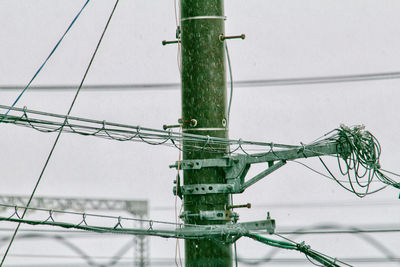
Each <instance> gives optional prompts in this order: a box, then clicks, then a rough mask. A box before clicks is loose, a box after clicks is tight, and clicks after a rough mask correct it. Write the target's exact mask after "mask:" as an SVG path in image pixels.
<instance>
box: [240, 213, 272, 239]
mask: <svg viewBox="0 0 400 267" xmlns="http://www.w3.org/2000/svg"><path fill="white" fill-rule="evenodd" d="M238 225H240V226H242V227H243V228H244V229H246V230H248V231H256V230H267V232H268V234H270V235H272V234H273V233H274V232H275V228H276V225H275V220H274V219H271V217H270V215H269V212H268V215H267V219H266V220H263V221H253V222H244V223H238Z"/></svg>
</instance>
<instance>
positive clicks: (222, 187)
mask: <svg viewBox="0 0 400 267" xmlns="http://www.w3.org/2000/svg"><path fill="white" fill-rule="evenodd" d="M233 189H234V188H233V186H232V185H231V184H191V185H184V186H180V188H178V192H180V193H181V194H182V195H206V194H226V193H233ZM176 192H177V190H176V186H174V195H176Z"/></svg>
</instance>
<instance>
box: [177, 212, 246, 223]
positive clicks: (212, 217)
mask: <svg viewBox="0 0 400 267" xmlns="http://www.w3.org/2000/svg"><path fill="white" fill-rule="evenodd" d="M179 217H181V218H183V219H185V220H190V218H193V217H197V218H199V219H200V220H208V221H232V220H237V219H238V218H239V215H238V214H237V213H236V212H232V211H230V210H201V211H200V212H199V213H189V212H183V213H182V214H181V215H180V216H179Z"/></svg>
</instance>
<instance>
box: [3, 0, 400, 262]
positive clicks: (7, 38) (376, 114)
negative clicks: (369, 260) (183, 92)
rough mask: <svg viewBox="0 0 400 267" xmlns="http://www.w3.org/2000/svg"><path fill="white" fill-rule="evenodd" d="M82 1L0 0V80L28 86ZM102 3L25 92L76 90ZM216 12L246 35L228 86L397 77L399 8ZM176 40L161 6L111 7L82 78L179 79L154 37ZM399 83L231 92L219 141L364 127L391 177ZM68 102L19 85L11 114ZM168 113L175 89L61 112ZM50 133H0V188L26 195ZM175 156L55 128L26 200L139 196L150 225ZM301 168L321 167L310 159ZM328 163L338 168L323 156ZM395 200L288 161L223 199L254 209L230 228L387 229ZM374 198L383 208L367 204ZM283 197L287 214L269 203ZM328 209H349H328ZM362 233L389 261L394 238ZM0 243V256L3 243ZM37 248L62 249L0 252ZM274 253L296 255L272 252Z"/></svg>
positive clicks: (164, 202)
mask: <svg viewBox="0 0 400 267" xmlns="http://www.w3.org/2000/svg"><path fill="white" fill-rule="evenodd" d="M83 3H84V1H82V0H0V25H1V30H0V85H25V84H27V82H28V81H29V80H30V79H31V77H32V75H33V74H34V73H35V71H36V70H37V68H38V67H39V66H40V65H41V63H42V62H43V60H44V59H45V58H46V57H47V55H48V54H49V52H50V51H51V49H52V47H53V46H54V45H55V43H56V42H57V40H58V39H59V37H60V36H61V35H62V33H63V32H64V31H65V29H66V27H67V26H68V24H69V23H70V21H71V20H72V18H73V17H74V16H75V14H76V13H77V12H78V10H79V9H80V8H81V6H82V5H83ZM113 4H114V1H110V0H92V1H91V2H90V3H89V5H88V7H87V8H86V10H85V11H84V12H83V13H82V15H81V17H80V18H79V19H78V21H77V22H76V24H75V25H74V26H73V28H72V29H71V31H70V33H69V34H68V35H67V36H66V38H65V40H64V41H63V42H62V44H61V45H60V47H59V48H58V50H57V51H56V53H55V54H54V56H53V57H52V58H51V60H50V61H49V62H48V64H47V65H46V67H45V68H44V69H43V70H42V72H41V73H40V74H39V76H38V77H37V79H36V80H35V82H34V83H33V85H45V84H47V85H49V84H50V85H53V84H59V85H62V84H79V82H80V80H81V78H82V76H83V73H84V70H85V68H86V66H87V64H88V61H89V59H90V57H91V54H92V52H93V50H94V48H95V45H96V43H97V41H98V38H99V36H100V34H101V31H102V29H103V27H104V25H105V22H106V20H107V18H108V14H109V12H110V11H111V8H112V6H113ZM225 13H226V16H227V17H228V19H227V21H226V33H227V34H242V33H245V34H246V40H244V41H240V40H233V41H230V42H229V48H230V54H231V61H232V68H233V77H234V80H235V81H240V80H253V79H278V78H290V77H310V76H330V75H347V74H361V73H379V72H391V71H399V69H400V67H399V62H400V50H399V47H400V35H399V33H400V16H399V14H400V1H398V0H352V1H344V0H336V1H330V0H324V1H321V0H301V1H289V0H279V1H278V0H226V1H225ZM174 37H175V18H174V4H173V1H172V0H169V1H167V0H151V1H149V0H146V1H145V0H120V4H119V6H118V8H117V10H116V13H115V15H114V18H113V20H112V22H111V24H110V27H109V29H108V32H107V33H106V36H105V38H104V40H103V43H102V45H101V48H100V50H99V52H98V55H97V57H96V59H95V61H94V64H93V66H92V69H91V70H90V73H89V75H88V77H87V81H86V84H103V83H107V84H109V83H115V84H126V83H164V82H179V71H178V67H177V59H176V58H177V56H176V55H177V49H176V46H174V45H171V46H165V47H163V46H162V45H161V41H162V40H164V39H167V40H171V39H173V38H174ZM399 86H400V80H386V81H369V82H356V83H341V84H316V85H300V86H276V87H264V88H261V87H260V88H237V89H235V90H234V95H233V103H232V111H231V123H230V126H231V128H230V137H232V138H243V139H248V140H256V141H273V142H276V143H287V144H299V142H304V143H307V142H309V141H312V140H314V139H315V138H316V137H319V136H321V135H323V134H325V133H326V132H328V131H330V130H332V129H334V128H336V127H338V126H339V125H340V124H341V123H344V124H347V125H355V124H364V125H366V127H367V129H368V130H370V131H371V132H372V133H373V134H375V136H376V137H377V138H378V140H379V141H380V143H381V145H382V151H383V152H382V157H381V163H382V165H383V167H384V168H386V169H388V170H392V171H394V172H398V173H399V172H400V167H399V164H398V159H399V158H400V152H399V149H398V147H399V146H398V144H400V135H399V130H400V127H399V122H400V112H399V99H400V90H399ZM18 94H19V91H0V104H2V105H11V104H12V102H13V101H14V99H15V98H16V97H17V95H18ZM73 95H74V92H73V91H62V92H50V91H42V92H33V91H29V90H28V91H27V92H26V93H25V94H24V96H23V97H22V99H21V100H20V102H19V103H18V104H17V106H18V107H23V106H27V107H28V108H30V109H37V110H43V111H50V112H55V113H61V114H62V113H66V112H67V110H68V107H69V105H70V103H71V101H72V98H73ZM180 106H181V99H180V92H179V90H170V89H169V90H167V89H165V90H164V89H160V90H147V91H144V90H143V91H110V92H104V91H102V92H85V91H82V92H81V94H80V96H79V98H78V100H77V102H76V105H75V107H74V109H73V111H72V113H71V114H72V115H75V116H81V117H88V118H93V119H98V120H107V121H113V122H121V123H128V124H133V125H141V126H144V127H145V126H146V127H153V128H161V127H162V125H163V124H174V123H176V121H177V119H178V118H179V117H180V108H181V107H180ZM54 139H55V134H43V133H38V132H35V131H33V130H31V129H26V128H21V127H17V126H13V125H4V124H1V125H0V146H1V148H2V149H1V153H0V168H1V172H0V178H1V179H0V194H7V195H28V194H30V193H31V191H32V189H33V186H34V184H35V182H36V179H37V177H38V175H39V173H40V171H41V169H42V167H43V164H44V161H45V158H46V157H47V154H48V153H49V150H50V148H51V146H52V144H53V142H54ZM177 158H178V151H177V150H175V149H172V148H169V147H160V146H157V147H154V146H148V145H144V144H138V143H120V142H116V141H109V140H102V139H99V138H94V137H82V136H74V135H71V134H64V135H62V137H61V140H60V142H59V145H58V146H57V148H56V151H55V154H54V156H53V157H52V159H51V161H50V164H49V166H48V169H47V171H46V173H45V175H44V177H43V181H42V182H41V184H40V186H39V189H38V192H37V195H38V196H39V195H40V196H60V197H62V196H64V197H98V198H100V197H104V198H119V199H147V200H148V201H149V202H150V218H151V219H158V220H166V221H173V220H174V215H173V206H174V197H173V195H172V193H171V192H172V186H173V183H172V182H173V179H174V176H175V171H174V170H170V169H169V168H168V165H170V164H171V163H173V162H174V161H175V160H177ZM303 162H304V163H307V164H310V165H311V166H313V167H315V168H317V169H319V170H323V167H322V166H321V164H320V163H319V162H318V161H317V160H315V159H306V160H303ZM330 166H331V167H332V169H337V165H335V164H334V162H333V164H332V165H330ZM257 170H260V169H259V168H255V170H253V171H251V172H250V175H251V174H255V173H256V171H257ZM398 194H399V192H398V191H396V190H394V189H391V188H388V189H385V190H384V191H381V192H379V193H377V194H375V195H372V196H368V197H366V198H364V199H361V200H360V199H358V198H357V197H356V196H354V195H352V194H350V193H349V192H346V191H344V190H343V189H342V188H340V187H339V186H338V185H337V184H335V183H334V182H332V181H330V180H328V179H326V178H323V177H321V176H319V175H318V174H315V173H313V172H310V171H309V170H307V169H306V168H304V167H302V166H300V165H297V164H293V163H292V164H287V165H286V166H285V167H283V168H282V169H280V170H279V171H277V172H275V173H273V174H271V175H270V176H269V177H267V178H266V179H264V180H263V181H261V182H259V183H258V184H256V185H255V186H253V187H252V188H250V189H248V190H247V191H246V192H245V193H244V194H242V195H240V196H235V202H236V203H238V204H242V203H247V202H250V203H252V204H253V206H254V208H253V209H250V210H239V212H240V214H241V221H249V220H260V219H263V218H265V216H266V212H267V211H270V212H271V214H272V216H273V217H274V218H275V219H276V221H277V227H278V230H279V228H281V229H283V228H285V227H286V228H291V229H295V228H297V227H300V226H312V225H319V224H322V223H332V224H340V225H344V226H363V225H381V224H391V225H397V226H399V224H400V223H399V220H400V208H399V201H400V200H399V199H398V196H399V195H398ZM382 202H384V203H387V205H377V204H379V203H382ZM282 203H284V204H288V206H287V207H284V208H282V207H278V206H276V204H282ZM301 203H321V207H320V208H315V207H314V208H310V207H299V206H300V204H301ZM327 203H350V204H351V205H352V206H347V205H344V204H343V205H337V206H335V207H329V208H327V207H325V206H326V204H327ZM366 203H369V204H370V205H367V204H366ZM269 205H270V206H269ZM157 207H167V209H165V210H160V209H159V208H157ZM10 226H12V225H9V224H5V223H0V228H1V227H10ZM282 227H283V228H282ZM1 235H2V236H4V235H6V233H1ZM373 237H374V238H376V239H377V240H379V241H380V242H382V244H384V245H385V246H386V247H387V248H389V249H390V250H391V251H392V252H393V253H397V257H399V256H400V255H399V254H398V253H399V252H398V247H399V246H400V236H399V234H375V235H373ZM96 240H97V241H96V242H97V243H90V242H89V241H88V243H84V242H82V243H81V244H83V245H82V246H83V249H86V250H87V251H89V252H90V253H91V254H92V255H99V254H101V255H108V256H112V253H111V252H110V251H116V250H117V248H116V247H117V246H119V245H118V244H116V245H115V246H113V247H112V248H109V247H107V246H106V245H105V244H103V245H101V246H100V247H98V246H99V245H98V244H99V243H98V242H100V240H101V239H100V238H98V239H96ZM296 240H297V241H302V240H305V241H306V242H307V243H309V244H311V246H312V248H314V249H317V250H320V251H322V252H324V253H326V254H328V255H331V256H334V257H338V258H340V257H345V258H346V257H383V255H382V253H380V252H379V251H377V250H376V249H375V248H373V247H372V246H371V245H369V244H367V243H365V242H364V241H363V240H362V239H360V238H359V237H358V236H348V235H315V236H308V235H307V236H300V237H297V238H296ZM107 242H108V241H107ZM121 242H122V241H121ZM114 243H120V239H117V238H116V239H115V240H114V241H113V242H111V241H110V244H114ZM86 244H87V245H86ZM121 244H122V243H121ZM0 246H1V250H2V251H3V250H4V249H5V243H1V244H0ZM49 247H52V249H51V250H49ZM174 249H175V242H174V240H163V239H160V238H152V240H151V246H150V254H151V257H152V258H153V257H154V258H160V257H164V258H171V257H173V255H174V253H175V252H174ZM49 251H51V252H52V253H54V254H68V253H69V254H71V252H70V251H69V250H68V249H67V248H64V247H62V246H61V245H59V244H57V245H55V243H54V242H53V243H52V241H48V240H35V241H26V240H18V239H17V241H16V243H15V246H14V247H13V249H12V250H11V255H10V257H9V259H8V260H7V263H9V264H10V266H11V265H12V264H18V263H25V264H26V263H27V262H32V263H33V262H35V263H39V264H40V263H43V262H46V263H49V262H52V261H54V262H56V259H51V260H50V259H34V260H32V259H30V258H19V257H15V256H14V257H13V256H12V254H18V253H20V254H22V253H27V252H32V253H38V254H45V253H47V252H49ZM269 251H270V248H268V247H266V246H263V245H260V244H256V243H254V242H252V241H245V240H240V241H239V242H238V254H239V255H240V256H241V257H248V258H260V257H262V256H264V255H265V254H266V253H268V252H269ZM128 254H129V253H128ZM130 255H131V254H129V255H128V256H130ZM276 257H286V258H287V257H302V256H301V255H299V254H298V253H295V252H286V251H282V252H279V253H278V254H277V255H276ZM65 261H66V260H65V259H64V260H63V261H62V262H65ZM77 261H78V260H74V262H77ZM268 266H274V265H273V264H268ZM280 266H282V265H280ZM356 266H361V264H360V265H357V264H356ZM362 266H364V265H362ZM365 266H374V265H368V264H365ZM375 266H376V265H375ZM379 266H395V265H394V264H392V265H390V264H380V265H379Z"/></svg>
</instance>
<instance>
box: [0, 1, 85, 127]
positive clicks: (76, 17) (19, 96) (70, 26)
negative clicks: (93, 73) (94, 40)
mask: <svg viewBox="0 0 400 267" xmlns="http://www.w3.org/2000/svg"><path fill="white" fill-rule="evenodd" d="M89 1H90V0H86V2H85V4H84V5H83V7H82V8H81V10H80V11H79V12H78V14H76V16H75V18H74V19H73V20H72V22H71V23H70V24H69V26H68V28H67V30H66V31H65V32H64V34H63V35H62V36H61V38H60V39H59V40H58V42H57V44H56V45H55V46H54V48H53V50H51V52H50V54H49V55H48V56H47V58H46V59H45V60H44V62H43V63H42V65H41V66H40V67H39V69H38V70H37V71H36V73H35V74H34V75H33V77H32V79H31V80H30V81H29V83H28V84H27V85H26V86H25V87H24V89H23V90H22V92H21V93H20V94H19V95H18V97H17V98H16V99H15V101H14V103H13V104H12V105H11V107H14V106H15V105H16V104H17V102H18V101H19V100H20V99H21V97H22V95H23V94H24V93H25V91H26V90H27V89H28V87H29V86H30V85H31V84H32V82H33V80H35V78H36V77H37V76H38V74H39V72H40V71H41V70H42V69H43V67H44V66H45V65H46V63H47V61H49V59H50V58H51V56H52V55H53V54H54V52H55V51H56V50H57V48H58V46H59V45H60V43H61V42H62V40H64V37H65V36H66V35H67V33H68V32H69V30H70V29H71V28H72V25H74V23H75V21H76V20H77V19H78V17H79V16H80V15H81V13H82V11H83V10H84V9H85V7H86V6H87V4H88V3H89ZM10 110H11V108H10V109H8V110H7V112H6V113H5V115H7V114H8V113H9V112H10ZM2 121H3V119H0V123H1V122H2Z"/></svg>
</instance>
